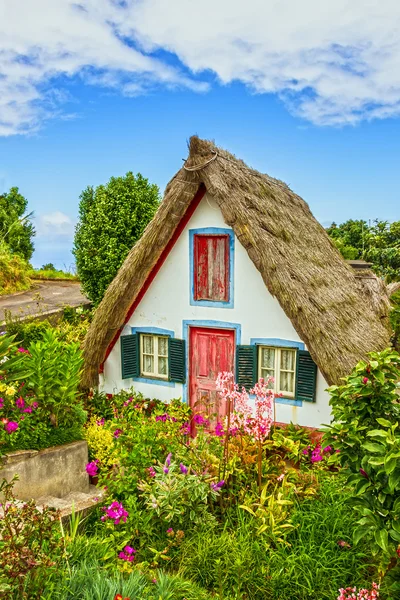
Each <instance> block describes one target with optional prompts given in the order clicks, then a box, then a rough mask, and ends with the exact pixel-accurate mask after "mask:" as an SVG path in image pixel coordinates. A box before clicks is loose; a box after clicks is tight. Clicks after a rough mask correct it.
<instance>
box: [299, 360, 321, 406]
mask: <svg viewBox="0 0 400 600" xmlns="http://www.w3.org/2000/svg"><path fill="white" fill-rule="evenodd" d="M316 385H317V365H316V364H315V362H314V361H313V359H312V358H311V354H310V353H309V352H307V350H299V351H298V353H297V373H296V400H303V401H304V402H315V388H316Z"/></svg>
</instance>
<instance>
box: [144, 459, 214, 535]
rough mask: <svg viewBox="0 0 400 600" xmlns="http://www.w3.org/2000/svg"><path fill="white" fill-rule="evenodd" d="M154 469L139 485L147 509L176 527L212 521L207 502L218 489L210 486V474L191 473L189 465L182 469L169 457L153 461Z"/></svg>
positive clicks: (210, 500)
mask: <svg viewBox="0 0 400 600" xmlns="http://www.w3.org/2000/svg"><path fill="white" fill-rule="evenodd" d="M183 466H185V465H183ZM154 472H155V475H154V477H150V478H149V477H147V478H146V480H143V481H142V482H141V483H140V484H139V486H138V489H139V490H140V491H141V492H142V497H143V500H144V503H145V505H146V506H147V507H148V508H149V510H153V511H155V514H156V515H157V516H158V517H159V518H160V519H161V520H162V521H165V522H167V523H169V524H170V525H171V526H175V527H181V528H186V527H187V526H188V525H190V524H191V523H195V524H200V523H203V524H205V523H210V522H212V520H213V519H212V515H211V513H210V512H209V506H210V504H212V501H215V500H216V499H217V497H218V496H219V493H220V492H219V489H215V488H213V487H212V486H211V484H212V483H213V478H212V477H210V475H207V474H206V475H204V474H197V473H191V472H190V469H189V470H188V472H182V471H181V470H180V468H179V467H178V464H177V462H175V461H174V460H171V458H170V457H167V461H166V462H165V463H164V464H161V463H160V464H158V465H156V466H155V467H154Z"/></svg>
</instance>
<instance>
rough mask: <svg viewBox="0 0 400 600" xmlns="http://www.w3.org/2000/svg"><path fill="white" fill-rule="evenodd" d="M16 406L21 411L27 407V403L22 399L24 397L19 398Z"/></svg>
mask: <svg viewBox="0 0 400 600" xmlns="http://www.w3.org/2000/svg"><path fill="white" fill-rule="evenodd" d="M15 406H16V407H17V408H19V409H20V410H22V409H23V408H24V406H25V401H24V399H23V398H22V396H20V397H19V398H17V399H16V401H15Z"/></svg>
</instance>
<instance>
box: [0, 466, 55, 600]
mask: <svg viewBox="0 0 400 600" xmlns="http://www.w3.org/2000/svg"><path fill="white" fill-rule="evenodd" d="M14 483H15V478H14V479H13V480H12V481H11V482H10V483H8V482H7V481H6V480H5V479H4V480H3V482H2V483H1V484H0V494H2V496H3V498H4V502H3V505H2V510H3V515H2V518H1V519H0V598H7V599H8V598H11V597H12V598H15V600H17V599H18V600H19V599H23V598H26V599H28V600H35V599H37V600H39V599H40V598H41V594H42V591H43V589H44V587H45V584H46V579H47V577H48V576H49V575H50V574H51V573H52V572H54V571H55V570H56V569H57V566H58V564H59V562H60V560H61V554H62V552H61V550H60V548H61V546H60V536H59V533H58V532H59V528H58V520H59V513H58V512H57V511H55V510H54V509H51V508H43V509H41V510H40V511H39V510H38V509H37V508H36V505H35V502H34V500H30V501H29V502H25V503H24V504H22V505H21V503H19V502H17V501H16V499H15V497H14V494H13V486H14Z"/></svg>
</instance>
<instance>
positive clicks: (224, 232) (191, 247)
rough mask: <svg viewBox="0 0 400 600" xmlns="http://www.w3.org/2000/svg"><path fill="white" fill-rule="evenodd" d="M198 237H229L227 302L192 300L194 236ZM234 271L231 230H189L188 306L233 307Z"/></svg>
mask: <svg viewBox="0 0 400 600" xmlns="http://www.w3.org/2000/svg"><path fill="white" fill-rule="evenodd" d="M197 234H200V235H213V234H214V235H229V300H228V301H227V302H225V301H221V302H217V301H215V302H214V301H213V300H195V299H194V236H195V235H197ZM234 269H235V235H234V233H233V230H232V229H224V228H219V227H203V228H201V229H189V274H190V281H189V285H190V290H189V293H190V296H189V297H190V305H191V306H207V307H212V308H218V307H219V308H233V307H234V291H235V288H234Z"/></svg>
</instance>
